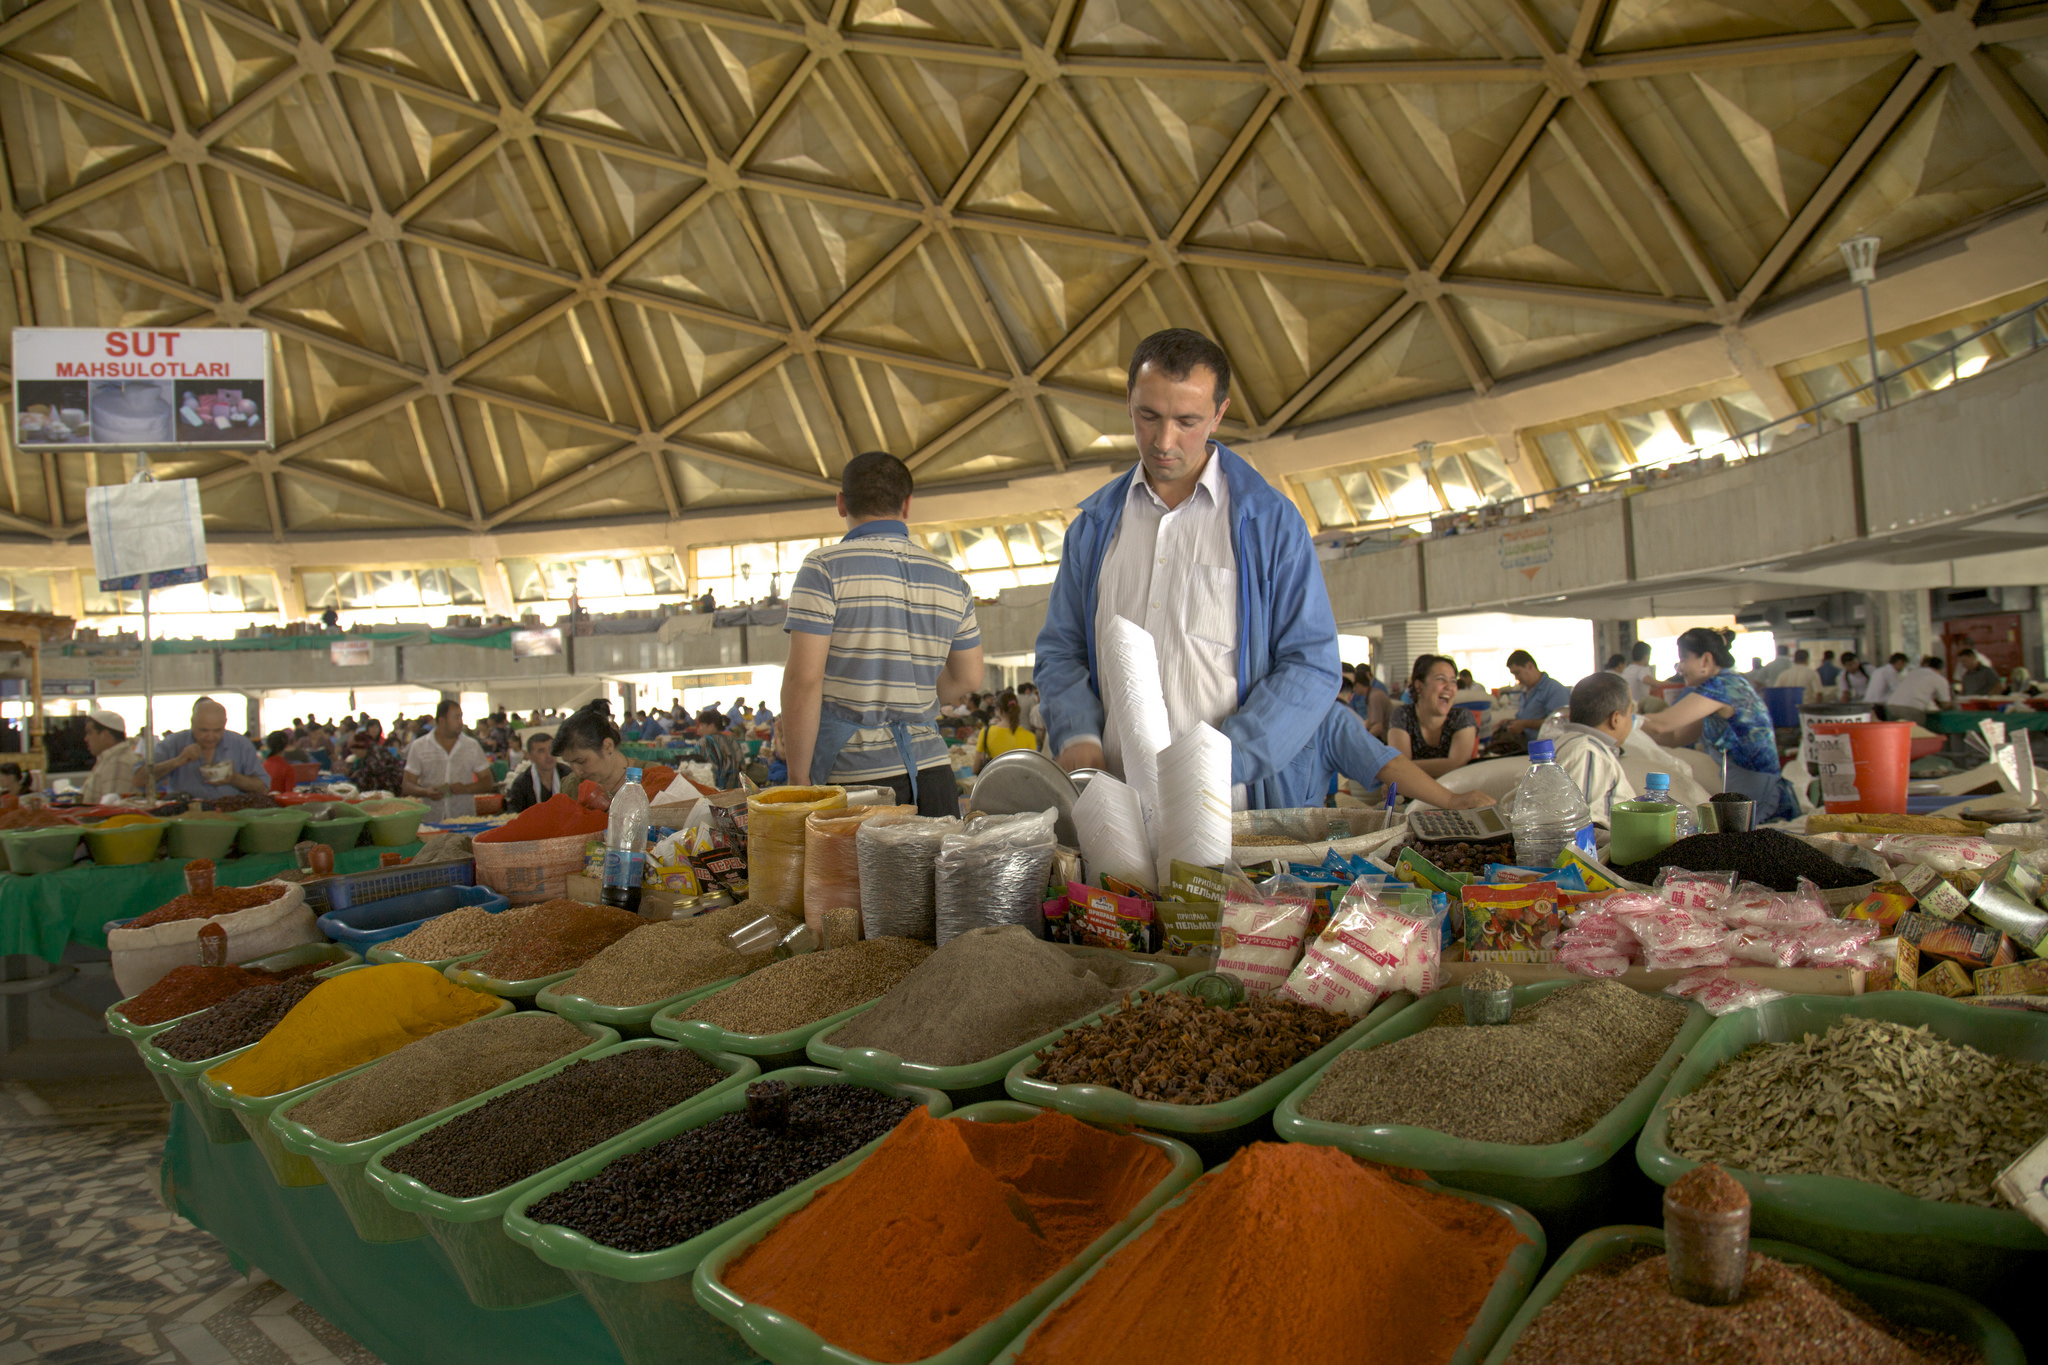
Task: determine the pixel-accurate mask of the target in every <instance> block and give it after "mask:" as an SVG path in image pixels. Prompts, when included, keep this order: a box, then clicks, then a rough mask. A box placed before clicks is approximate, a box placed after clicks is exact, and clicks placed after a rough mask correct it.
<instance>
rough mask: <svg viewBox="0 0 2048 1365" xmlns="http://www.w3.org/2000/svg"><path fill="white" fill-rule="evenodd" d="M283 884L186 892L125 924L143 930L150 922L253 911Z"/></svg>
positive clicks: (281, 889) (281, 890)
mask: <svg viewBox="0 0 2048 1365" xmlns="http://www.w3.org/2000/svg"><path fill="white" fill-rule="evenodd" d="M284 892H285V889H284V887H283V886H281V885H279V884H277V883H276V882H262V883H259V884H258V885H256V886H216V887H215V888H213V890H211V891H187V892H186V893H185V894H184V895H182V896H179V897H177V898H176V899H175V900H167V901H165V902H164V903H163V904H162V905H159V906H158V907H157V908H156V909H154V910H152V911H150V912H149V913H148V914H146V915H144V916H142V917H141V918H140V919H137V920H136V921H135V922H134V923H133V924H130V925H128V926H127V927H128V928H130V929H147V928H148V927H149V926H150V925H152V924H169V923H171V922H172V921H174V920H181V919H210V918H212V917H213V916H215V915H225V914H229V913H232V912H233V911H236V910H253V909H255V908H256V907H257V906H259V905H268V904H270V903H271V902H272V901H274V900H276V899H277V898H278V897H279V896H282V895H283V894H284Z"/></svg>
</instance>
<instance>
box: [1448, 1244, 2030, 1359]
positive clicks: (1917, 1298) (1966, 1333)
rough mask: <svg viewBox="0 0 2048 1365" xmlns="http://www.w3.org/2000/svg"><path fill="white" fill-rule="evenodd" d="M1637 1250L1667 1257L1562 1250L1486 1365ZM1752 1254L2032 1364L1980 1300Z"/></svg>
mask: <svg viewBox="0 0 2048 1365" xmlns="http://www.w3.org/2000/svg"><path fill="white" fill-rule="evenodd" d="M1638 1247H1648V1248H1653V1249H1655V1250H1658V1251H1662V1250H1663V1249H1664V1230H1663V1229H1662V1228H1645V1227H1614V1228H1599V1229H1596V1230H1595V1231H1592V1232H1589V1233H1587V1234H1586V1235H1585V1236H1583V1237H1581V1238H1579V1240H1578V1241H1576V1242H1573V1243H1572V1244H1571V1245H1570V1246H1569V1247H1567V1248H1565V1253H1564V1255H1562V1256H1560V1257H1558V1259H1557V1264H1556V1265H1554V1266H1552V1267H1551V1268H1550V1273H1549V1274H1548V1275H1545V1276H1544V1277H1543V1279H1542V1281H1541V1282H1540V1283H1539V1284H1537V1286H1536V1288H1535V1289H1534V1290H1532V1291H1530V1294H1529V1297H1528V1298H1527V1299H1525V1300H1523V1302H1522V1307H1521V1310H1520V1311H1519V1312H1517V1313H1516V1314H1515V1317H1514V1321H1512V1322H1510V1323H1509V1324H1508V1325H1507V1327H1506V1329H1505V1330H1504V1331H1502V1333H1501V1334H1500V1340H1498V1341H1497V1342H1495V1343H1494V1347H1493V1350H1492V1351H1491V1352H1489V1353H1488V1355H1487V1357H1486V1363H1485V1365H1504V1362H1505V1361H1506V1360H1507V1358H1508V1357H1509V1356H1511V1355H1513V1354H1514V1351H1515V1343H1516V1342H1518V1341H1520V1340H1521V1338H1522V1334H1523V1333H1524V1332H1526V1331H1528V1330H1529V1325H1530V1324H1531V1323H1533V1322H1535V1321H1536V1319H1537V1318H1538V1317H1539V1316H1541V1314H1542V1312H1543V1310H1544V1309H1546V1308H1548V1307H1549V1306H1550V1305H1551V1302H1552V1301H1553V1300H1554V1299H1556V1298H1557V1296H1558V1294H1559V1293H1561V1292H1562V1291H1563V1289H1564V1287H1565V1285H1566V1284H1567V1283H1568V1282H1569V1281H1570V1280H1571V1278H1572V1277H1573V1276H1574V1275H1579V1274H1582V1273H1584V1272H1585V1271H1588V1270H1592V1269H1594V1268H1595V1267H1597V1266H1601V1265H1604V1264H1606V1263H1607V1262H1608V1261H1611V1260H1613V1259H1615V1258H1616V1257H1618V1256H1624V1255H1626V1254H1628V1253H1629V1252H1631V1251H1634V1250H1636V1249H1637V1248H1638ZM1749 1249H1750V1250H1751V1251H1754V1252H1756V1253H1757V1254H1758V1255H1760V1256H1769V1257H1771V1258H1772V1259H1773V1260H1778V1261H1786V1262H1789V1263H1791V1264H1793V1265H1810V1266H1812V1267H1813V1268H1814V1269H1815V1270H1818V1271H1819V1272H1820V1273H1821V1274H1823V1275H1825V1276H1827V1277H1828V1278H1829V1279H1831V1280H1833V1281H1834V1282H1835V1283H1836V1284H1839V1285H1841V1286H1842V1287H1843V1288H1844V1289H1846V1290H1848V1291H1849V1292H1850V1293H1852V1294H1854V1295H1855V1296H1856V1297H1857V1298H1859V1299H1862V1300H1863V1301H1864V1302H1865V1303H1866V1304H1868V1305H1870V1307H1872V1308H1874V1309H1876V1310H1877V1312H1878V1314H1879V1315H1880V1316H1882V1317H1884V1318H1886V1319H1888V1320H1890V1321H1892V1322H1895V1323H1898V1324H1899V1325H1900V1326H1901V1327H1918V1328H1922V1329H1924V1330H1926V1331H1930V1332H1940V1333H1942V1334H1943V1335H1945V1336H1951V1337H1955V1338H1956V1339H1958V1340H1959V1341H1962V1342H1963V1343H1964V1344H1966V1345H1968V1346H1971V1347H1973V1348H1975V1349H1976V1351H1977V1353H1978V1354H1979V1355H1981V1356H1982V1357H1983V1358H1984V1365H2023V1362H2025V1360H2026V1358H2027V1355H2026V1352H2025V1351H2022V1350H2021V1349H2020V1343H2019V1339H2018V1338H2016V1337H2015V1336H2013V1334H2012V1329H2011V1328H2009V1327H2007V1326H2006V1325H2005V1324H2004V1323H2003V1322H2000V1321H1999V1320H1998V1319H1997V1318H1996V1317H1995V1316H1993V1315H1992V1314H1991V1313H1990V1312H1989V1311H1988V1310H1986V1309H1985V1308H1984V1307H1983V1306H1982V1305H1980V1304H1978V1303H1977V1302H1976V1301H1975V1300H1973V1299H1968V1298H1965V1297H1963V1296H1962V1295H1961V1294H1958V1293H1956V1292H1955V1291H1954V1290H1952V1289H1942V1288H1938V1287H1936V1286H1934V1285H1928V1284H1921V1283H1920V1282H1919V1281H1917V1280H1902V1279H1900V1278H1899V1277H1898V1276H1896V1275H1879V1274H1874V1273H1872V1272H1870V1271H1867V1270H1852V1269H1851V1268H1849V1267H1848V1266H1846V1265H1844V1264H1842V1263H1841V1262H1840V1261H1838V1260H1836V1259H1835V1258H1834V1257H1832V1256H1823V1255H1821V1254H1820V1253H1819V1252H1818V1251H1810V1250H1808V1249H1807V1248H1805V1247H1801V1246H1793V1245H1792V1244H1791V1243H1790V1242H1770V1241H1751V1242H1750V1244H1749Z"/></svg>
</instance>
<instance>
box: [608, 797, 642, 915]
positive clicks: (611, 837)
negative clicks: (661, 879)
mask: <svg viewBox="0 0 2048 1365" xmlns="http://www.w3.org/2000/svg"><path fill="white" fill-rule="evenodd" d="M646 870H647V792H646V790H645V789H644V788H643V787H641V785H640V770H639V769H638V768H628V769H626V784H625V785H624V786H622V787H620V788H619V789H618V791H617V792H615V793H614V794H613V796H612V807H611V820H610V822H609V823H607V824H606V825H605V828H604V891H603V894H602V896H601V897H600V899H602V900H603V901H604V903H605V904H606V905H613V906H617V907H618V908H619V909H621V910H632V911H635V912H637V911H638V910H639V909H640V878H641V875H642V874H643V873H644V872H646Z"/></svg>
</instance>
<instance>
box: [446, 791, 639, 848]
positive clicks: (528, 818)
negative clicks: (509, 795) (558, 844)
mask: <svg viewBox="0 0 2048 1365" xmlns="http://www.w3.org/2000/svg"><path fill="white" fill-rule="evenodd" d="M610 818H611V817H609V816H608V815H606V814H605V813H604V812H603V811H601V810H591V809H589V808H588V807H586V806H584V805H582V804H581V803H579V802H578V801H577V800H576V798H575V797H573V796H567V795H564V794H562V793H560V792H557V793H556V794H555V795H553V796H550V797H549V798H548V799H547V800H545V801H543V802H541V803H540V804H539V805H537V806H528V807H527V808H526V809H525V810H523V811H521V812H519V814H518V815H516V816H514V817H513V818H512V819H510V820H508V821H506V822H505V823H504V824H502V825H500V826H498V827H497V828H496V829H487V830H485V831H484V832H483V833H482V834H479V835H477V836H476V838H475V840H474V841H473V842H475V843H479V844H523V843H526V842H529V841H530V840H534V839H560V838H564V837H566V836H568V835H571V834H602V833H604V827H605V823H606V821H608V820H609V819H610Z"/></svg>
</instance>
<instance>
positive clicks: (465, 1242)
mask: <svg viewBox="0 0 2048 1365" xmlns="http://www.w3.org/2000/svg"><path fill="white" fill-rule="evenodd" d="M680 1046H681V1044H679V1043H674V1042H670V1041H669V1040H668V1039H665V1038H635V1039H634V1040H632V1041H631V1042H627V1043H618V1044H615V1045H613V1046H612V1047H608V1048H602V1049H600V1050H598V1051H597V1052H594V1053H591V1054H589V1056H588V1057H587V1058H577V1059H573V1060H590V1061H595V1060H596V1059H598V1058H600V1057H609V1056H610V1055H612V1054H613V1053H615V1052H622V1051H625V1050H627V1049H629V1048H641V1047H660V1048H677V1047H680ZM700 1055H701V1054H700ZM704 1060H706V1061H708V1062H710V1063H711V1064H712V1065H713V1066H715V1067H717V1068H718V1069H719V1070H721V1071H724V1072H726V1073H727V1076H726V1079H725V1080H722V1081H720V1082H718V1083H717V1084H716V1085H713V1086H711V1087H710V1088H709V1089H707V1090H705V1091H703V1092H701V1093H700V1094H697V1095H693V1096H691V1097H690V1099H688V1100H687V1101H685V1102H684V1103H682V1104H680V1105H677V1106H676V1108H675V1109H671V1110H667V1111H665V1112H664V1113H662V1114H657V1115H655V1116H654V1117H652V1118H650V1119H647V1120H646V1121H644V1122H642V1123H640V1124H637V1125H635V1126H634V1127H632V1128H628V1129H627V1130H626V1131H625V1132H623V1133H616V1134H614V1135H613V1136H612V1137H610V1138H608V1139H606V1142H618V1141H620V1140H622V1139H625V1138H629V1137H631V1136H633V1135H634V1134H637V1133H639V1132H641V1131H642V1130H644V1129H646V1128H649V1127H651V1126H652V1125H654V1124H657V1123H659V1122H661V1121H662V1120H663V1119H664V1118H666V1117H668V1116H669V1115H671V1114H674V1113H676V1112H677V1111H678V1110H682V1109H688V1108H690V1107H692V1106H694V1105H697V1104H702V1103H704V1102H705V1101H707V1100H711V1099H714V1098H716V1097H717V1096H719V1095H722V1094H725V1093H727V1092H729V1091H734V1090H741V1089H744V1088H745V1086H746V1084H747V1082H748V1081H751V1080H754V1079H755V1078H757V1077H758V1076H759V1075H760V1074H761V1068H760V1067H758V1066H756V1065H755V1064H754V1059H753V1058H751V1057H736V1056H732V1055H731V1054H721V1055H714V1056H708V1057H705V1058H704ZM571 1061H572V1059H570V1058H566V1057H565V1058H563V1059H561V1060H560V1061H557V1062H551V1063H549V1064H548V1065H547V1066H544V1067H542V1068H541V1069H540V1070H538V1071H535V1072H532V1073H530V1074H528V1075H525V1076H522V1077H520V1078H519V1079H518V1080H516V1081H508V1082H506V1083H505V1084H504V1085H501V1086H498V1087H496V1088H495V1089H491V1090H486V1091H485V1092H484V1093H483V1094H481V1095H478V1096H476V1097H475V1098H474V1099H470V1100H465V1101H464V1102H463V1103H461V1104H459V1105H456V1106H455V1107H454V1108H452V1109H446V1110H443V1111H442V1112H441V1113H440V1115H439V1116H438V1117H437V1119H436V1121H435V1122H434V1123H431V1124H428V1125H426V1127H423V1128H421V1129H420V1130H419V1132H415V1133H410V1134H408V1135H407V1136H406V1137H404V1138H403V1139H400V1140H398V1141H395V1142H386V1143H385V1144H384V1145H382V1146H380V1147H379V1148H378V1149H377V1150H376V1152H374V1153H373V1154H372V1155H371V1157H370V1159H369V1162H368V1163H367V1164H366V1165H365V1166H364V1167H363V1174H364V1176H365V1177H366V1178H367V1179H368V1180H369V1182H370V1183H371V1184H372V1185H374V1186H376V1187H377V1188H378V1189H379V1190H381V1191H382V1192H383V1194H384V1197H385V1198H386V1199H387V1200H389V1201H390V1202H391V1204H392V1206H393V1207H394V1208H396V1209H398V1210H399V1211H400V1212H401V1213H410V1214H413V1215H414V1216H416V1217H417V1218H418V1219H419V1220H420V1222H421V1223H423V1224H424V1225H425V1226H426V1229H427V1231H428V1232H429V1233H430V1234H432V1236H433V1238H434V1242H435V1244H436V1245H438V1246H439V1247H440V1248H441V1250H442V1251H443V1252H445V1253H447V1257H448V1261H449V1263H450V1264H451V1265H453V1266H454V1267H455V1273H456V1274H457V1275H458V1276H460V1277H461V1279H462V1287H463V1288H464V1289H466V1290H467V1291H469V1297H470V1300H471V1302H473V1303H475V1304H476V1306H477V1307H479V1308H527V1307H531V1306H533V1305H535V1304H542V1303H549V1302H552V1301H553V1300H555V1299H559V1298H565V1297H567V1296H568V1295H570V1294H573V1293H575V1292H576V1287H575V1286H574V1285H572V1284H571V1283H569V1281H568V1279H567V1277H565V1276H564V1275H563V1274H562V1272H561V1271H560V1270H557V1269H556V1268H555V1267H553V1266H551V1265H548V1264H546V1263H545V1262H543V1261H541V1260H540V1259H539V1258H537V1257H536V1256H535V1255H534V1254H533V1252H531V1251H530V1250H528V1249H527V1248H526V1247H525V1246H523V1245H521V1244H520V1243H518V1242H515V1241H513V1240H511V1238H509V1237H507V1236H506V1235H505V1226H504V1215H505V1210H507V1209H509V1208H510V1207H512V1205H513V1204H514V1203H516V1202H517V1201H518V1200H519V1198H520V1197H521V1196H522V1195H524V1194H525V1193H526V1192H527V1191H528V1190H530V1189H532V1188H533V1187H534V1186H536V1185H538V1184H540V1183H542V1182H543V1181H545V1180H547V1179H548V1178H550V1177H551V1176H553V1175H554V1174H555V1173H556V1172H557V1171H560V1170H561V1169H562V1168H563V1167H565V1166H567V1165H569V1164H570V1163H571V1162H574V1161H578V1160H580V1159H581V1158H582V1157H583V1156H584V1155H585V1153H582V1152H579V1153H577V1154H576V1155H575V1156H573V1157H567V1158H564V1159H563V1160H562V1161H558V1162H556V1163H555V1164H554V1165H553V1166H550V1167H548V1168H547V1169H545V1170H541V1171H535V1172H534V1173H533V1174H532V1175H530V1176H528V1177H527V1178H526V1179H524V1180H521V1181H516V1182H514V1183H513V1184H510V1185H507V1186H506V1187H505V1188H503V1189H501V1190H493V1191H491V1193H489V1194H480V1195H477V1196H475V1197H474V1198H471V1199H456V1198H452V1197H450V1196H448V1195H445V1194H442V1193H440V1192H439V1191H438V1190H434V1189H430V1188H428V1187H427V1186H426V1185H423V1184H421V1183H420V1182H419V1181H417V1180H415V1179H413V1178H412V1177H411V1176H409V1175H401V1174H399V1173H398V1172H397V1171H390V1170H386V1169H385V1167H384V1157H385V1156H386V1155H388V1154H389V1153H391V1152H393V1151H395V1150H396V1149H398V1148H400V1147H403V1146H404V1145H405V1144H406V1143H408V1142H411V1141H413V1140H414V1139H416V1138H418V1137H419V1136H420V1133H424V1132H426V1131H427V1130H428V1129H429V1128H437V1127H439V1126H440V1125H441V1124H444V1123H447V1122H448V1121H450V1120H451V1119H454V1118H456V1117H458V1116H460V1115H462V1114H466V1113H468V1112H469V1111H470V1110H472V1109H476V1108H478V1107H480V1106H482V1105H485V1104H488V1103H489V1102H490V1101H492V1100H494V1099H496V1098H497V1097H498V1096H500V1095H502V1094H504V1093H506V1092H507V1091H510V1090H517V1089H519V1088H520V1087H522V1086H528V1085H532V1084H534V1083H535V1082H537V1081H542V1080H545V1079H547V1078H548V1077H549V1076H552V1075H554V1074H555V1073H556V1072H557V1071H560V1070H562V1069H563V1068H565V1067H567V1066H569V1065H570V1064H571ZM603 1145H605V1144H604V1143H599V1144H598V1146H600V1147H601V1146H603ZM591 1150H595V1148H592V1149H591Z"/></svg>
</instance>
